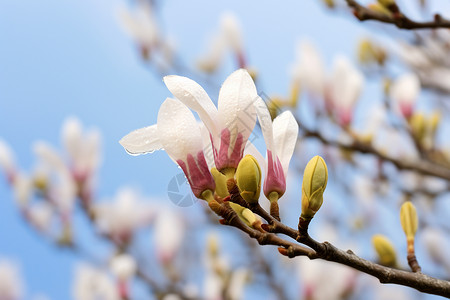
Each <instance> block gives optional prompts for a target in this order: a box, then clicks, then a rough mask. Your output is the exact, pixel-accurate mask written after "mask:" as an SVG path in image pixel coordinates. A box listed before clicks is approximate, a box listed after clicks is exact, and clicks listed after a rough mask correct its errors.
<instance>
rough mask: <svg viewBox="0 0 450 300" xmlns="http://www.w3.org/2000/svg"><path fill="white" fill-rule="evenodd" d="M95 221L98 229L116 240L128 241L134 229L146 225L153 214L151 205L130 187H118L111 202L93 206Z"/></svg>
mask: <svg viewBox="0 0 450 300" xmlns="http://www.w3.org/2000/svg"><path fill="white" fill-rule="evenodd" d="M93 212H94V217H95V221H96V223H97V226H98V227H99V229H100V231H101V232H102V233H104V234H108V235H110V236H111V237H112V238H113V239H114V240H116V241H118V242H128V241H129V240H130V238H131V237H132V235H133V233H134V231H135V230H137V229H139V228H141V227H143V226H146V225H148V224H149V223H150V221H151V220H152V218H153V216H154V214H155V208H154V206H153V205H151V204H149V203H146V202H144V201H142V200H141V197H140V196H139V195H137V194H136V192H134V191H133V190H131V189H128V188H123V189H120V190H119V191H118V192H117V194H116V196H115V198H114V201H113V202H101V203H96V204H95V205H94V206H93Z"/></svg>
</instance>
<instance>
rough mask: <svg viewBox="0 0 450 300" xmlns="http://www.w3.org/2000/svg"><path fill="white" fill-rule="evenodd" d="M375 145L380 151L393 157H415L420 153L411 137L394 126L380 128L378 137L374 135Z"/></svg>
mask: <svg viewBox="0 0 450 300" xmlns="http://www.w3.org/2000/svg"><path fill="white" fill-rule="evenodd" d="M393 145H396V146H393ZM373 146H374V148H375V149H377V150H378V151H380V152H382V153H383V154H385V155H387V156H389V157H392V158H400V157H403V159H415V158H417V155H418V154H417V152H416V150H415V146H414V144H413V142H412V141H411V139H410V138H409V137H408V136H406V135H405V134H403V133H401V132H399V131H398V130H396V129H393V128H383V129H382V130H379V132H378V133H377V135H376V137H374V140H373Z"/></svg>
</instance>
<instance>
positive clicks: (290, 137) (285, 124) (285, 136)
mask: <svg viewBox="0 0 450 300" xmlns="http://www.w3.org/2000/svg"><path fill="white" fill-rule="evenodd" d="M255 107H256V113H257V115H258V121H259V123H260V125H261V130H262V133H263V136H264V140H265V142H266V148H267V155H266V164H267V165H266V168H265V169H266V176H265V181H264V195H266V197H267V198H269V195H270V193H272V192H276V193H277V194H278V198H279V197H281V196H282V195H283V194H284V192H285V191H286V176H287V171H288V168H289V162H290V160H291V157H292V154H293V153H294V148H295V144H296V143H297V136H298V124H297V121H296V120H295V118H294V116H293V115H292V113H291V112H290V111H285V112H283V113H282V114H280V115H279V116H277V117H276V118H275V119H274V120H273V123H272V119H271V117H270V113H269V110H268V108H267V106H266V104H265V103H264V101H263V100H262V99H261V98H258V99H257V100H256V101H255Z"/></svg>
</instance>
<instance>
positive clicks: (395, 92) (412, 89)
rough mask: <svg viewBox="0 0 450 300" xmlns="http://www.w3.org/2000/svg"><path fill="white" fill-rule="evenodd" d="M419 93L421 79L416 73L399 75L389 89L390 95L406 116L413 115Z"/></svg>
mask: <svg viewBox="0 0 450 300" xmlns="http://www.w3.org/2000/svg"><path fill="white" fill-rule="evenodd" d="M419 93H420V81H419V78H418V77H417V76H416V75H415V74H414V73H408V74H404V75H402V76H400V77H398V78H397V79H396V80H395V81H394V82H393V83H392V86H391V87H390V90H389V96H390V97H391V99H392V100H393V101H394V104H395V105H396V108H397V109H398V110H399V111H400V113H401V114H402V115H403V116H404V117H405V118H410V117H411V116H412V114H413V110H414V105H415V103H416V100H417V96H418V95H419Z"/></svg>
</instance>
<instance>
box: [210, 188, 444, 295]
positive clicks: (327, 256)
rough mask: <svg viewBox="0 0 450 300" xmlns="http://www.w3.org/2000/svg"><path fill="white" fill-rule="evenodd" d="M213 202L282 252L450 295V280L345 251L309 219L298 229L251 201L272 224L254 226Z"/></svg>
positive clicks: (230, 221)
mask: <svg viewBox="0 0 450 300" xmlns="http://www.w3.org/2000/svg"><path fill="white" fill-rule="evenodd" d="M230 193H231V197H230V198H229V199H230V201H233V202H236V203H238V204H239V203H242V202H243V201H244V200H243V199H242V198H241V197H240V195H239V194H236V190H233V189H231V190H230ZM239 198H240V199H239ZM244 202H245V201H244ZM209 206H210V208H211V209H212V210H213V211H214V212H216V214H218V215H219V216H221V217H222V218H224V220H223V221H222V224H225V225H230V226H233V227H236V228H238V229H240V230H242V231H244V232H245V233H247V234H248V235H249V236H250V237H251V238H253V239H256V240H257V241H258V243H259V244H261V245H275V246H279V247H280V248H279V252H280V253H281V254H282V255H285V256H288V257H290V258H293V257H296V256H306V257H308V258H309V259H317V258H320V259H324V260H327V261H332V262H336V263H339V264H343V265H346V266H349V267H351V268H354V269H356V270H359V271H361V272H363V273H366V274H369V275H372V276H374V277H376V278H378V279H379V280H380V282H381V283H392V284H398V285H403V286H408V287H411V288H414V289H416V290H418V291H421V292H424V293H428V294H434V295H439V296H444V297H447V298H450V281H445V280H441V279H437V278H433V277H430V276H428V275H425V274H422V273H421V272H416V273H413V272H407V271H403V270H398V269H393V268H390V267H385V266H382V265H379V264H376V263H373V262H370V261H368V260H365V259H363V258H361V257H359V256H357V255H356V254H355V253H353V252H352V251H351V250H348V251H343V250H341V249H338V248H336V247H335V246H333V245H332V244H331V243H329V242H324V243H320V242H317V241H316V240H314V239H313V238H311V237H310V236H309V234H308V232H307V226H308V224H309V222H308V224H306V225H302V222H300V224H299V230H295V229H293V228H291V227H289V226H286V225H285V224H283V223H281V222H279V221H278V220H276V219H275V218H273V217H272V216H270V214H269V213H267V212H266V211H265V210H264V209H263V208H262V207H261V206H260V205H259V204H252V205H247V207H248V208H249V209H251V210H252V211H253V212H254V213H256V214H258V215H259V216H261V217H262V218H263V219H264V220H266V221H267V223H268V224H261V225H260V226H258V225H256V226H253V227H254V228H251V227H249V226H247V225H246V224H245V223H244V222H243V221H242V220H240V218H239V217H238V216H237V214H236V213H235V212H234V211H233V210H232V209H231V207H230V205H229V204H228V203H227V202H222V203H218V202H215V203H210V204H209ZM255 228H256V229H255ZM276 233H280V234H284V235H287V236H289V237H291V238H292V239H295V240H296V241H297V242H299V243H302V244H304V245H306V246H308V247H310V248H311V249H310V248H305V247H303V246H301V245H299V244H298V243H297V242H291V241H287V240H285V239H282V238H281V237H279V236H278V235H276Z"/></svg>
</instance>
